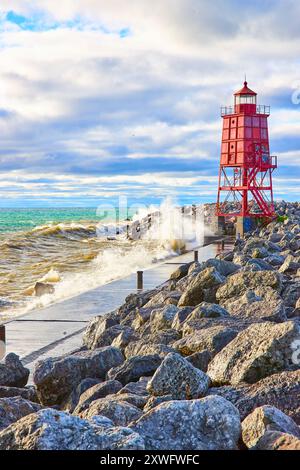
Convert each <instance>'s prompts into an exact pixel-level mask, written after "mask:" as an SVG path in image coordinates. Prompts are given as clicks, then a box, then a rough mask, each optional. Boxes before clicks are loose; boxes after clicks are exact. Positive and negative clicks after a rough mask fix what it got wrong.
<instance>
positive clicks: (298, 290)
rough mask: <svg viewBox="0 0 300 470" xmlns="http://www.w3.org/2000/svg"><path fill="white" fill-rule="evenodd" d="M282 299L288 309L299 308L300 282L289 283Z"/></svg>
mask: <svg viewBox="0 0 300 470" xmlns="http://www.w3.org/2000/svg"><path fill="white" fill-rule="evenodd" d="M282 298H283V300H284V303H285V304H286V305H287V306H288V307H294V308H298V307H297V302H298V301H299V299H300V282H288V283H287V284H286V285H285V287H284V289H283V292H282ZM299 305H300V302H299Z"/></svg>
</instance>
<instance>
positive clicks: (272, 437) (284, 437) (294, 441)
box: [254, 431, 300, 451]
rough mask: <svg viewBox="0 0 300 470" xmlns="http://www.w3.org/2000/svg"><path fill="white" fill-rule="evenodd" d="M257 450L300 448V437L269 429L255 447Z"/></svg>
mask: <svg viewBox="0 0 300 470" xmlns="http://www.w3.org/2000/svg"><path fill="white" fill-rule="evenodd" d="M254 449H255V450H286V451H287V450H288V451H291V450H300V439H298V438H297V437H295V436H292V435H291V434H287V433H284V432H280V431H267V432H266V433H265V434H264V435H263V436H262V438H261V439H260V440H259V442H258V443H257V445H256V446H255V447H254Z"/></svg>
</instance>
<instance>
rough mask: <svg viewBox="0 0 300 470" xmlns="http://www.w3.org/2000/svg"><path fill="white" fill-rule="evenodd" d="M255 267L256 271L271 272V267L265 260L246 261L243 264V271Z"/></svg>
mask: <svg viewBox="0 0 300 470" xmlns="http://www.w3.org/2000/svg"><path fill="white" fill-rule="evenodd" d="M251 266H255V267H256V268H257V271H273V269H274V268H273V266H272V265H271V264H269V263H268V262H267V261H266V260H265V259H264V260H263V259H250V260H249V261H247V263H246V264H245V270H247V268H248V267H251Z"/></svg>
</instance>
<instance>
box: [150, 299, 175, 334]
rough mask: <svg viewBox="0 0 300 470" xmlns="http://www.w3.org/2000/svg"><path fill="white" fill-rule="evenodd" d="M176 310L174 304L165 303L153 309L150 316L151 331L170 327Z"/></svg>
mask: <svg viewBox="0 0 300 470" xmlns="http://www.w3.org/2000/svg"><path fill="white" fill-rule="evenodd" d="M177 312H178V308H177V307H175V305H167V306H166V307H164V308H162V309H157V310H153V311H152V313H151V316H150V323H151V332H152V333H157V332H159V331H161V330H166V329H168V328H171V325H172V322H173V320H174V317H175V315H176V313H177Z"/></svg>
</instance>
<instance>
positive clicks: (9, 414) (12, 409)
mask: <svg viewBox="0 0 300 470" xmlns="http://www.w3.org/2000/svg"><path fill="white" fill-rule="evenodd" d="M41 408H42V407H41V406H40V405H38V404H37V403H33V402H31V401H29V400H25V399H24V398H21V397H12V398H0V430H2V429H4V428H7V427H8V426H10V425H11V424H12V423H15V422H16V421H18V420H19V419H21V418H23V416H27V415H29V414H31V413H36V412H37V411H39V410H40V409H41Z"/></svg>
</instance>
